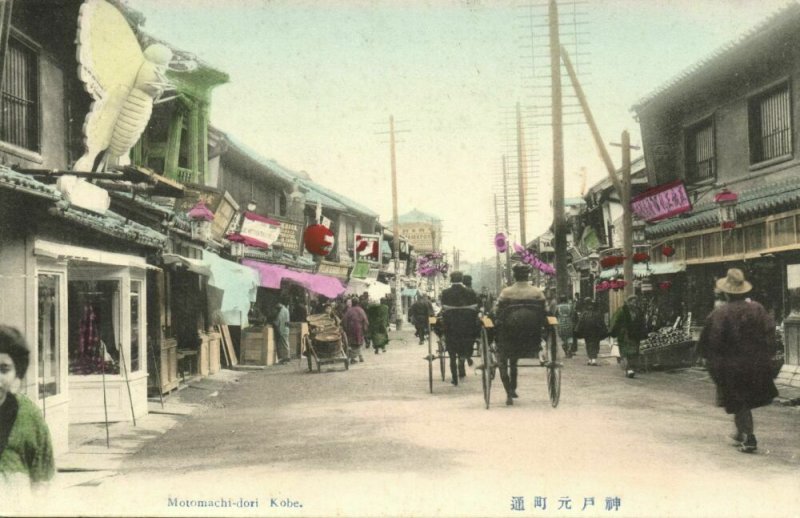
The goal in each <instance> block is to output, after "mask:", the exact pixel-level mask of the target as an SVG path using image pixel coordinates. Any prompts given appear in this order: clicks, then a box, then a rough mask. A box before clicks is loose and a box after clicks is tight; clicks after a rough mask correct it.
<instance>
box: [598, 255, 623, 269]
mask: <svg viewBox="0 0 800 518" xmlns="http://www.w3.org/2000/svg"><path fill="white" fill-rule="evenodd" d="M624 262H625V258H624V257H623V256H621V255H607V256H605V257H603V258H602V259H600V266H602V267H603V268H613V267H614V266H619V265H621V264H622V263H624Z"/></svg>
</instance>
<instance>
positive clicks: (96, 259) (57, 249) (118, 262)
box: [33, 239, 161, 270]
mask: <svg viewBox="0 0 800 518" xmlns="http://www.w3.org/2000/svg"><path fill="white" fill-rule="evenodd" d="M33 254H34V255H37V256H41V257H50V258H52V259H57V260H63V261H78V262H86V263H96V264H104V265H110V266H127V267H130V268H141V269H143V270H160V269H161V268H158V267H157V266H153V265H151V264H147V261H146V260H145V258H144V257H139V256H136V255H128V254H121V253H117V252H106V251H104V250H97V249H94V248H84V247H80V246H74V245H66V244H63V243H55V242H53V241H46V240H44V239H37V240H36V242H35V243H34V245H33Z"/></svg>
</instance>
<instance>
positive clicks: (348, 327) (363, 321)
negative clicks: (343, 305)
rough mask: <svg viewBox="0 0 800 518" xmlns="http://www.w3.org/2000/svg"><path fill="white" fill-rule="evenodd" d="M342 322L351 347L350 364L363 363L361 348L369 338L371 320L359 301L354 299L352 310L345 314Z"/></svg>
mask: <svg viewBox="0 0 800 518" xmlns="http://www.w3.org/2000/svg"><path fill="white" fill-rule="evenodd" d="M342 322H343V323H344V332H345V333H346V334H347V345H348V346H349V347H350V362H351V363H357V362H363V361H364V357H363V356H362V355H361V347H362V346H363V345H364V339H365V337H366V336H367V329H368V327H369V319H368V318H367V314H366V313H365V312H364V309H363V308H362V307H361V302H360V301H359V300H358V299H356V298H354V299H353V301H352V304H351V306H350V308H349V309H348V310H347V312H346V313H345V314H344V319H343V320H342Z"/></svg>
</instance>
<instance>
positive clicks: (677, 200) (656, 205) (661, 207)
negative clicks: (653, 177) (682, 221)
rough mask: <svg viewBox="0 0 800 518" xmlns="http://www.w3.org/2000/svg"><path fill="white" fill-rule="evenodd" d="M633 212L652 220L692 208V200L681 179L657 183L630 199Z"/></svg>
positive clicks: (669, 216)
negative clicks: (661, 183)
mask: <svg viewBox="0 0 800 518" xmlns="http://www.w3.org/2000/svg"><path fill="white" fill-rule="evenodd" d="M631 209H632V210H633V213H634V214H636V215H637V216H639V217H640V218H641V219H643V220H645V221H648V222H652V221H658V220H662V219H666V218H671V217H672V216H677V215H678V214H683V213H684V212H689V211H690V210H692V202H690V201H689V195H688V194H686V187H684V185H683V182H682V181H681V180H677V181H674V182H671V183H667V184H664V185H659V186H658V187H654V188H652V189H650V190H648V191H645V192H643V193H642V194H640V195H638V196H636V197H634V198H633V199H632V200H631Z"/></svg>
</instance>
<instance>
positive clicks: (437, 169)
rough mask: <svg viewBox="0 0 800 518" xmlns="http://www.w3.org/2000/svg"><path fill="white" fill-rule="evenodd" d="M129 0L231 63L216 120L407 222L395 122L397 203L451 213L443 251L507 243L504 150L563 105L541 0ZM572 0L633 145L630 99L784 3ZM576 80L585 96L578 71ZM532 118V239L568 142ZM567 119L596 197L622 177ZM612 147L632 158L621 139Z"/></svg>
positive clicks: (210, 58) (568, 173)
mask: <svg viewBox="0 0 800 518" xmlns="http://www.w3.org/2000/svg"><path fill="white" fill-rule="evenodd" d="M128 4H129V5H130V6H131V7H133V8H134V9H137V10H138V11H140V12H141V13H142V14H143V15H144V16H145V18H146V22H145V25H144V29H145V30H146V31H147V32H149V33H151V34H153V35H154V36H157V37H159V38H160V39H163V40H165V41H167V42H169V43H170V44H172V45H173V46H175V47H177V48H180V49H182V50H186V51H189V52H192V53H194V54H195V55H196V56H197V57H198V58H199V59H200V60H202V61H204V62H206V63H208V64H210V65H212V66H214V67H215V68H218V69H220V70H222V71H224V72H226V73H228V74H229V75H230V82H229V83H228V84H225V85H223V86H220V87H218V88H217V89H216V90H215V91H214V94H213V101H212V108H211V122H212V124H214V125H215V126H217V127H219V128H221V129H223V130H225V131H227V132H229V133H231V134H233V135H235V136H236V138H237V139H238V140H240V141H242V142H244V143H246V144H247V145H248V146H250V147H251V148H253V149H254V150H256V151H258V152H259V153H261V154H262V155H264V156H266V157H268V158H272V159H274V160H277V161H278V162H280V163H281V164H283V165H284V166H286V167H289V168H290V169H292V170H295V171H305V172H307V173H308V174H309V175H310V176H311V178H312V179H313V180H314V181H316V182H318V183H320V184H322V185H325V186H327V187H329V188H332V189H334V190H335V191H337V192H340V193H342V194H344V195H346V196H348V197H350V198H351V199H353V200H355V201H358V202H360V203H362V204H364V205H366V206H367V207H370V208H372V209H373V210H375V212H377V213H378V214H379V215H380V219H381V221H388V220H390V219H391V217H392V196H391V160H390V145H389V137H388V131H389V119H390V117H393V118H394V121H395V129H396V131H397V134H396V137H397V144H396V170H397V178H398V212H399V213H400V214H403V213H405V212H408V211H410V210H412V209H418V210H421V211H423V212H427V213H430V214H433V215H436V216H438V217H439V218H441V219H442V221H443V226H444V232H443V234H444V235H443V239H444V244H443V248H444V249H445V250H452V249H453V248H454V247H455V248H458V249H459V250H460V258H461V260H462V261H477V260H479V259H481V258H482V257H493V256H494V247H493V245H492V240H491V238H492V236H493V235H494V232H495V227H494V219H493V213H494V205H493V193H494V192H495V191H496V185H497V181H496V180H497V178H498V177H499V175H500V174H501V172H502V163H503V158H502V157H503V155H504V154H505V153H508V152H509V149H510V148H512V147H513V146H514V145H515V143H514V141H513V138H514V118H513V113H514V110H515V106H516V104H517V103H521V105H522V106H523V107H530V106H533V105H536V106H540V107H543V109H544V110H545V112H546V113H547V112H548V110H549V108H548V107H549V105H550V99H549V91H548V89H547V88H541V85H542V84H544V85H546V84H549V83H548V81H549V78H548V77H541V74H540V73H539V74H538V75H540V77H539V78H538V79H536V78H533V79H532V78H531V77H530V64H531V58H530V55H531V53H532V51H533V53H534V55H536V56H538V54H540V53H542V52H547V49H546V48H544V47H541V46H540V43H541V42H543V41H545V40H546V37H547V34H546V32H543V31H546V28H545V27H538V25H541V24H546V18H544V17H543V14H542V15H540V14H539V13H544V10H543V9H542V8H535V9H534V10H533V13H534V15H533V23H532V24H531V22H530V20H531V17H530V14H529V13H530V12H531V9H530V7H529V6H530V5H531V4H539V5H541V4H542V0H533V1H527V2H523V1H520V0H497V1H490V0H426V1H422V0H408V1H401V0H395V1H389V0H369V1H368V0H360V1H358V0H348V1H344V0H324V1H310V0H306V1H300V0H226V1H225V2H220V1H218V0H128ZM569 4H570V2H569V1H568V0H561V2H560V4H559V5H560V11H561V17H562V20H561V21H562V23H566V22H568V21H570V20H575V19H577V20H578V21H580V22H581V24H580V25H579V28H580V31H579V32H581V33H584V34H582V35H581V36H580V38H581V42H580V43H579V47H578V50H579V52H581V54H585V56H584V57H582V58H581V59H582V60H583V63H582V64H581V66H580V75H581V82H582V84H583V89H584V91H585V93H586V96H587V98H588V102H589V105H590V107H591V109H592V111H593V113H594V116H595V119H596V120H597V124H598V127H599V129H600V132H601V135H602V137H603V140H604V141H605V142H606V143H607V144H608V143H612V142H619V138H620V134H621V132H622V131H623V130H627V131H629V132H630V134H631V142H632V144H634V145H640V144H641V142H640V137H639V128H638V124H637V122H636V121H635V120H634V118H633V115H632V113H631V111H630V108H631V106H632V105H634V104H635V103H636V102H637V101H638V100H639V99H641V98H642V97H644V96H646V95H648V94H649V93H650V92H652V91H654V90H655V89H657V88H658V87H660V86H661V85H663V84H664V83H666V82H667V81H669V80H670V79H671V78H672V77H674V76H676V75H677V74H679V73H680V72H682V71H683V70H684V69H687V68H689V67H690V66H692V65H693V64H695V63H696V62H698V61H700V60H703V59H705V58H707V57H708V56H710V55H711V54H713V52H714V51H715V50H716V49H717V48H719V47H720V46H722V45H724V44H726V43H728V42H729V41H732V40H735V39H736V38H738V37H739V36H741V35H742V34H744V33H745V32H747V31H748V30H750V29H751V28H752V27H753V26H755V25H757V24H758V23H760V22H761V21H762V20H764V19H766V18H767V17H769V16H770V15H771V14H773V13H774V12H775V11H777V10H778V9H780V8H781V7H782V6H783V5H785V4H786V2H785V1H782V0H781V1H778V0H761V1H759V2H754V1H751V0H694V1H690V0H586V1H585V2H583V3H581V4H579V5H577V7H576V9H577V11H578V13H579V15H578V17H577V18H570V17H569V13H570V9H571V8H572V7H571V6H570V5H569ZM532 25H533V29H531V26H532ZM563 30H564V31H565V34H567V33H568V31H569V28H567V27H565V28H564V29H563ZM532 33H533V35H532ZM563 40H564V43H569V41H570V40H569V37H568V36H564V37H563ZM534 59H536V60H538V61H536V63H537V64H542V65H544V66H545V67H546V66H549V61H546V60H545V58H539V57H536V58H534ZM564 88H565V95H568V94H570V93H571V91H572V90H571V86H570V85H569V83H564ZM564 102H565V104H570V103H574V102H575V101H574V99H572V100H570V99H569V98H565V101H564ZM525 110H526V111H525V113H532V112H531V111H530V109H529V108H525ZM565 110H571V112H570V113H572V112H574V111H575V109H574V108H569V107H567V108H565ZM524 120H525V124H526V127H525V135H526V148H528V149H529V150H530V151H529V154H530V155H531V156H534V155H535V156H537V157H538V158H536V159H535V160H532V163H531V167H530V169H531V171H530V175H531V179H530V183H529V191H530V192H529V193H528V196H529V199H530V200H531V203H532V205H533V210H531V211H530V213H529V214H528V216H527V219H526V226H527V228H528V232H527V236H526V237H527V240H528V241H530V240H531V239H532V238H533V237H535V236H536V235H538V234H541V233H542V232H544V231H545V230H546V229H547V228H548V226H549V225H550V222H551V221H552V209H551V205H550V200H551V198H552V153H551V152H550V149H551V142H552V137H551V132H550V127H549V125H548V121H549V117H547V116H544V117H542V116H526V117H525V119H524ZM565 121H566V122H569V123H570V125H569V126H567V127H566V130H565V182H566V187H565V195H566V196H567V197H571V196H577V195H579V194H580V191H581V177H580V173H579V171H580V170H581V168H585V170H586V178H587V183H588V185H589V186H591V185H592V184H593V183H595V182H597V181H599V180H601V179H602V178H604V177H605V176H606V175H607V173H606V169H605V167H604V166H603V163H602V161H600V159H599V158H598V153H597V150H596V148H595V146H594V144H593V141H592V139H591V136H590V133H589V130H588V127H587V126H586V125H585V124H584V123H583V118H582V116H580V115H579V114H570V115H567V116H565ZM609 152H610V154H611V156H612V159H613V161H614V163H615V164H616V165H617V166H619V165H620V163H621V161H620V156H619V148H615V147H610V148H609ZM633 153H634V158H635V157H636V153H637V151H634V152H633ZM638 153H641V151H639V152H638ZM514 217H515V216H514V215H513V214H512V218H514ZM518 238H519V236H517V235H514V236H512V240H514V239H518Z"/></svg>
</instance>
